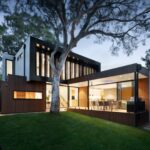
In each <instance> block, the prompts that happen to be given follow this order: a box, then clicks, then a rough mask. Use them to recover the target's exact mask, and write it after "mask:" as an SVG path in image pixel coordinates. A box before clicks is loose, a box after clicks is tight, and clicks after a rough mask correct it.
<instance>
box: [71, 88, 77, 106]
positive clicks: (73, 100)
mask: <svg viewBox="0 0 150 150" xmlns="http://www.w3.org/2000/svg"><path fill="white" fill-rule="evenodd" d="M69 99H70V107H78V88H75V87H70V98H69Z"/></svg>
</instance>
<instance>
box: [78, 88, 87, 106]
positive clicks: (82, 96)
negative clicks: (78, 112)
mask: <svg viewBox="0 0 150 150" xmlns="http://www.w3.org/2000/svg"><path fill="white" fill-rule="evenodd" d="M87 92H88V87H79V107H87V106H88V93H87Z"/></svg>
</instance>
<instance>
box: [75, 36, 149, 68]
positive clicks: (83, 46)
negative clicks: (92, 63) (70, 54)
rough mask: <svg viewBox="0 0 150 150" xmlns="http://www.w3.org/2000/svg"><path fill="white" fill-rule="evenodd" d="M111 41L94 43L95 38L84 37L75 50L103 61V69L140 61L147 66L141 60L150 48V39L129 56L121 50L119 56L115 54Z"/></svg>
mask: <svg viewBox="0 0 150 150" xmlns="http://www.w3.org/2000/svg"><path fill="white" fill-rule="evenodd" d="M110 46H111V43H110V42H104V43H102V44H96V43H94V38H93V37H91V38H90V39H89V38H88V39H86V38H85V39H82V40H81V41H80V42H79V43H78V45H77V47H76V48H74V49H73V51H74V52H76V53H78V54H81V55H82V56H85V57H88V58H91V59H94V60H96V61H98V62H100V63H101V70H108V69H112V68H116V67H120V66H125V65H128V64H133V63H139V64H141V65H142V66H145V63H144V62H143V61H142V60H141V57H144V56H145V51H146V50H148V49H150V40H149V41H148V40H147V41H146V45H145V46H143V45H142V44H139V45H138V48H137V49H136V50H135V51H134V52H133V54H131V55H130V56H127V55H126V54H125V53H124V52H123V51H121V50H120V51H119V53H118V56H114V55H112V54H111V51H110Z"/></svg>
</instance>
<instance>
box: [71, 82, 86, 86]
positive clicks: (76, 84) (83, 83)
mask: <svg viewBox="0 0 150 150" xmlns="http://www.w3.org/2000/svg"><path fill="white" fill-rule="evenodd" d="M69 86H73V87H85V86H88V82H87V81H85V82H79V83H73V84H69Z"/></svg>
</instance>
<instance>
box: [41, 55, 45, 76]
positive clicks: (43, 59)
mask: <svg viewBox="0 0 150 150" xmlns="http://www.w3.org/2000/svg"><path fill="white" fill-rule="evenodd" d="M41 57H42V65H41V75H42V76H45V54H44V53H42V54H41Z"/></svg>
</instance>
